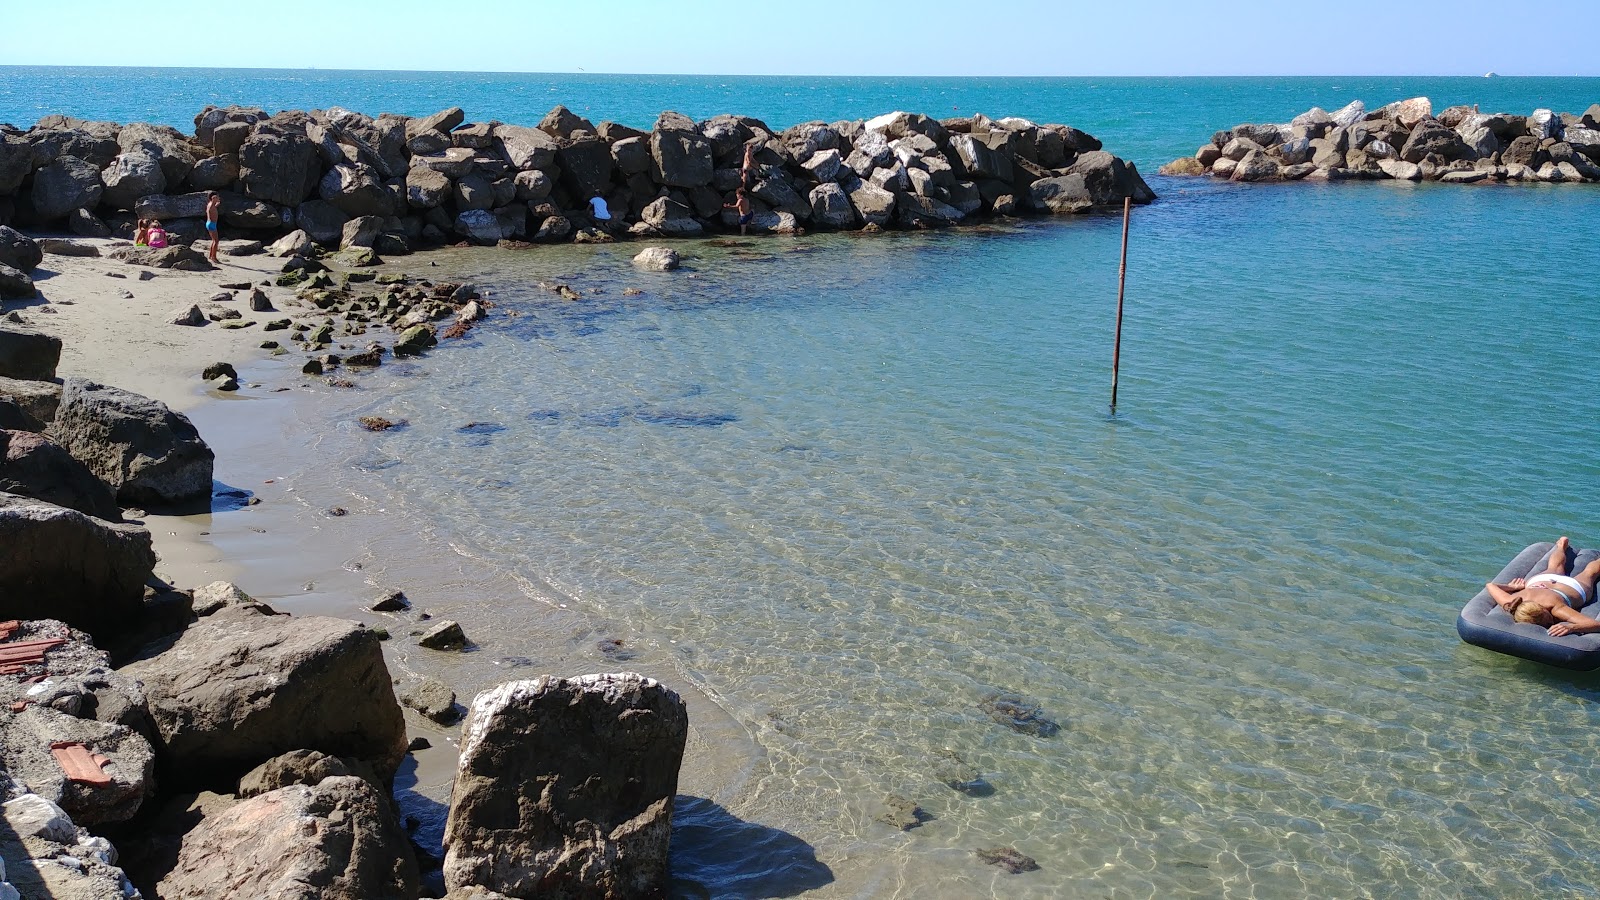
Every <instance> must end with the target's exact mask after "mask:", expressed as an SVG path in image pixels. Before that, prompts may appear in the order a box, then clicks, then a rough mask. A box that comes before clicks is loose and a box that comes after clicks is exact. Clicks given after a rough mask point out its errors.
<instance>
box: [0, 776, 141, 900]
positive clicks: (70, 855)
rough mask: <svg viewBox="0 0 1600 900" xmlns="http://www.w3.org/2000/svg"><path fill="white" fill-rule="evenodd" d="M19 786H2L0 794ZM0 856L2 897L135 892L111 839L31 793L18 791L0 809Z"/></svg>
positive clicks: (80, 898) (110, 897)
mask: <svg viewBox="0 0 1600 900" xmlns="http://www.w3.org/2000/svg"><path fill="white" fill-rule="evenodd" d="M4 781H6V779H4V776H3V775H0V782H4ZM23 790H24V789H23V788H21V787H20V786H18V787H7V788H6V789H4V790H3V792H0V796H10V795H11V794H13V793H20V792H21V791H23ZM0 856H3V857H4V865H3V866H0V870H3V872H0V884H3V885H4V887H3V888H0V894H3V895H4V896H6V897H7V898H8V900H15V898H16V897H18V896H19V893H18V892H20V896H21V897H24V898H28V900H33V898H53V900H127V898H130V897H137V896H138V892H137V891H136V890H135V889H134V887H133V885H132V884H131V883H129V881H128V877H127V875H126V873H124V872H123V871H122V869H120V868H118V867H117V866H116V864H115V861H116V858H117V853H116V850H115V848H113V847H112V846H111V843H110V842H109V841H107V840H106V839H105V838H103V837H95V836H92V835H90V834H89V833H88V832H87V831H84V830H83V829H81V828H79V827H78V826H77V825H75V824H74V823H73V822H72V820H71V819H70V818H68V817H67V814H66V812H65V811H63V810H62V809H61V808H60V807H59V806H57V805H55V804H54V803H51V802H50V801H49V800H46V799H45V798H43V797H40V796H38V795H37V794H29V793H20V796H14V797H12V799H10V800H8V801H6V803H5V805H4V807H3V808H0ZM5 888H10V889H11V890H10V891H7V890H5Z"/></svg>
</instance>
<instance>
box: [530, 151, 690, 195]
mask: <svg viewBox="0 0 1600 900" xmlns="http://www.w3.org/2000/svg"><path fill="white" fill-rule="evenodd" d="M556 161H557V162H558V163H560V165H561V172H562V179H563V182H564V183H565V184H566V185H567V187H568V189H569V190H571V191H572V195H573V196H574V197H576V198H580V199H583V200H587V199H588V198H590V197H593V196H594V195H596V194H604V193H606V191H607V190H608V189H609V188H610V186H611V172H612V162H611V148H610V147H608V146H606V142H605V141H602V140H597V139H591V140H580V141H573V142H572V143H570V144H567V145H566V146H565V147H562V148H561V150H560V151H559V152H558V153H557V154H556ZM706 180H707V181H709V180H710V176H707V179H706Z"/></svg>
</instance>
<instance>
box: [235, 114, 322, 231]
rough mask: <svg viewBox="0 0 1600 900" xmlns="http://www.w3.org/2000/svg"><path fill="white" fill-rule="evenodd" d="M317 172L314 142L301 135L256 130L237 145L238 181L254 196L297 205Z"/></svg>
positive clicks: (313, 183)
mask: <svg viewBox="0 0 1600 900" xmlns="http://www.w3.org/2000/svg"><path fill="white" fill-rule="evenodd" d="M318 174H319V172H318V166H317V150H316V146H315V145H314V144H312V143H311V141H310V140H308V139H307V138H306V137H305V136H304V135H298V134H292V133H290V134H271V133H267V132H263V131H257V132H255V133H254V134H252V135H251V136H250V139H249V140H247V141H245V142H244V145H243V146H241V147H240V148H239V185H240V188H241V189H242V190H243V191H244V195H245V196H247V197H251V198H254V199H256V200H265V201H268V202H269V203H276V204H279V205H280V206H298V205H299V204H300V202H301V201H302V200H304V199H306V197H308V196H310V195H311V192H312V191H314V190H316V187H317V177H318ZM301 227H302V228H304V227H305V226H304V225H302V226H301ZM306 230H307V231H310V230H311V229H309V228H308V229H306Z"/></svg>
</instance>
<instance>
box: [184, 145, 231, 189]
mask: <svg viewBox="0 0 1600 900" xmlns="http://www.w3.org/2000/svg"><path fill="white" fill-rule="evenodd" d="M238 180H239V157H238V156H237V155H236V154H233V153H226V154H223V155H222V156H208V157H206V158H205V159H202V160H200V161H198V162H196V163H195V164H194V168H193V169H190V170H189V177H188V179H186V180H185V182H184V184H186V185H187V186H188V187H189V188H190V189H192V190H196V191H220V190H222V189H223V188H226V187H228V186H230V185H232V184H233V183H234V182H235V181H238Z"/></svg>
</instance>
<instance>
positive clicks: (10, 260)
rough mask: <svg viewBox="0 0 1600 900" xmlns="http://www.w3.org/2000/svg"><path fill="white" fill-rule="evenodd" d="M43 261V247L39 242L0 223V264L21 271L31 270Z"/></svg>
mask: <svg viewBox="0 0 1600 900" xmlns="http://www.w3.org/2000/svg"><path fill="white" fill-rule="evenodd" d="M41 262H44V248H42V247H40V246H39V242H38V241H35V240H34V239H33V238H31V237H28V236H27V235H25V234H23V233H22V232H20V231H18V230H16V229H15V228H11V227H9V226H6V225H0V264H3V265H7V266H11V267H12V268H14V269H18V270H21V271H23V272H32V271H33V270H34V268H35V267H36V266H38V265H39V263H41Z"/></svg>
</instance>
